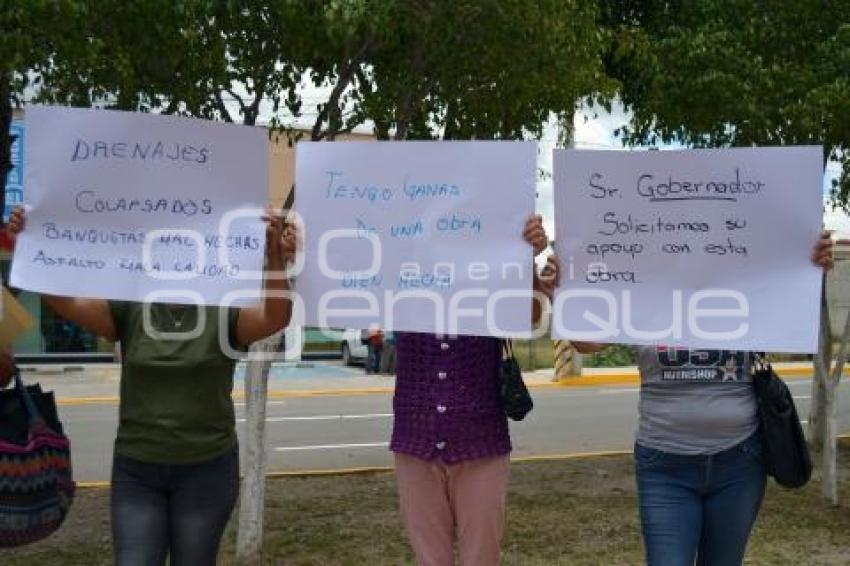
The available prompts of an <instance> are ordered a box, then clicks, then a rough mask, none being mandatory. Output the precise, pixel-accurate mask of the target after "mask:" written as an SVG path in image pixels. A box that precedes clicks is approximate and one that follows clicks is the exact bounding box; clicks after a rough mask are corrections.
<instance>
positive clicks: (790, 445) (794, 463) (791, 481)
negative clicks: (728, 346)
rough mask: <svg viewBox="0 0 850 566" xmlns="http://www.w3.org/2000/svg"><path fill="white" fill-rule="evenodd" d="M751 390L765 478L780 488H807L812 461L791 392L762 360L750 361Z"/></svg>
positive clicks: (756, 358)
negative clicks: (753, 396)
mask: <svg viewBox="0 0 850 566" xmlns="http://www.w3.org/2000/svg"><path fill="white" fill-rule="evenodd" d="M753 388H754V389H755V394H756V402H757V403H758V417H759V423H760V425H761V433H762V437H763V438H764V446H765V450H764V451H765V465H766V468H767V473H768V475H770V476H772V477H773V479H775V480H776V483H778V484H779V485H781V486H783V487H790V488H797V487H802V486H804V485H806V483H807V482H808V481H809V479H810V478H811V477H812V458H811V455H810V454H809V446H808V444H806V437H805V435H804V434H803V426H802V425H801V424H800V417H799V416H798V415H797V407H796V406H795V405H794V398H793V397H792V396H791V391H790V390H789V389H788V386H787V385H786V384H785V382H784V381H782V379H780V378H779V376H777V375H776V372H774V371H773V368H772V367H771V366H770V364H769V363H767V362H766V361H765V360H764V359H763V358H762V357H761V356H758V355H756V356H755V359H754V361H753Z"/></svg>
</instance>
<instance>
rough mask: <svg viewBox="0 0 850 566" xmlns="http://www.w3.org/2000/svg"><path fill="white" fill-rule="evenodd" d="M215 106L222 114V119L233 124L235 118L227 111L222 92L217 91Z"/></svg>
mask: <svg viewBox="0 0 850 566" xmlns="http://www.w3.org/2000/svg"><path fill="white" fill-rule="evenodd" d="M214 96H215V106H216V108H217V109H218V111H219V112H221V118H222V120H224V121H225V122H229V123H231V124H232V123H233V117H232V116H231V115H230V112H229V111H228V110H227V106H226V105H225V104H224V100H222V98H221V92H220V91H218V90H217V91H215V94H214Z"/></svg>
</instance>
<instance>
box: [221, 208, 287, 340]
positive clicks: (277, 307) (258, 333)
mask: <svg viewBox="0 0 850 566" xmlns="http://www.w3.org/2000/svg"><path fill="white" fill-rule="evenodd" d="M264 220H266V221H267V222H268V226H267V227H266V267H265V274H266V277H265V281H264V284H263V289H264V293H263V300H262V301H261V302H260V304H258V305H255V306H251V307H243V308H241V309H239V318H238V319H237V322H236V341H237V342H238V343H239V345H241V346H248V345H249V344H251V343H252V342H256V341H257V340H261V339H263V338H265V337H267V336H271V335H272V334H274V333H275V332H277V331H278V330H280V329H281V328H283V327H284V326H286V325H287V324H289V319H290V318H291V316H292V301H291V300H290V299H289V298H288V297H285V296H279V294H280V293H282V292H285V291H289V288H290V287H289V281H288V280H287V279H285V278H273V277H269V275H270V274H271V273H274V272H282V271H283V270H284V267H285V264H286V262H287V261H292V260H293V259H294V257H295V248H296V240H297V233H296V230H295V227H294V226H293V225H292V224H288V223H287V224H286V225H284V221H283V219H282V218H280V217H273V216H271V215H269V216H266V217H265V218H264Z"/></svg>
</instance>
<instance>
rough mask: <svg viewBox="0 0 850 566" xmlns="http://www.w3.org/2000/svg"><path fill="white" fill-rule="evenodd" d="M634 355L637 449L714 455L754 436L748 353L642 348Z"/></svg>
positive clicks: (754, 409)
mask: <svg viewBox="0 0 850 566" xmlns="http://www.w3.org/2000/svg"><path fill="white" fill-rule="evenodd" d="M637 356H638V367H639V368H640V377H641V388H640V405H639V410H638V412H639V418H638V433H637V442H638V443H639V444H641V445H643V446H646V447H649V448H654V449H656V450H661V451H663V452H671V453H674V454H715V453H717V452H721V451H723V450H726V449H728V448H731V447H733V446H735V445H736V444H739V443H741V442H743V441H744V440H746V439H747V438H748V437H750V436H751V435H752V434H753V433H755V431H756V429H757V428H758V417H757V414H756V399H755V394H754V392H753V386H752V378H751V377H750V356H749V354H748V353H747V352H738V351H732V350H688V349H677V348H668V347H664V346H661V347H654V346H652V347H644V346H641V347H637Z"/></svg>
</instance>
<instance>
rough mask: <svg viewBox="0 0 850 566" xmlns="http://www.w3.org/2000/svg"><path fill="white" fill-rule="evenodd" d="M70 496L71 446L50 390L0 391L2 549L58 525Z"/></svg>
mask: <svg viewBox="0 0 850 566" xmlns="http://www.w3.org/2000/svg"><path fill="white" fill-rule="evenodd" d="M73 499H74V481H73V479H72V475H71V447H70V444H69V442H68V439H67V438H66V437H65V435H64V434H63V432H62V424H61V423H60V422H59V419H58V417H57V414H56V403H55V401H54V399H53V394H52V393H44V392H42V391H41V388H40V387H39V386H38V385H34V386H30V387H24V384H23V382H22V381H21V376H20V373H19V372H17V371H16V372H15V386H14V388H12V389H9V390H5V391H0V548H4V547H13V546H20V545H23V544H27V543H30V542H34V541H37V540H40V539H43V538H44V537H46V536H48V535H50V534H51V533H52V532H54V531H55V530H56V529H58V528H59V526H60V525H61V524H62V521H63V520H64V519H65V516H66V515H67V514H68V509H69V508H70V507H71V502H72V501H73Z"/></svg>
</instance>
